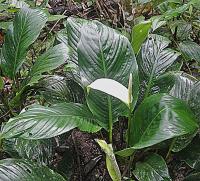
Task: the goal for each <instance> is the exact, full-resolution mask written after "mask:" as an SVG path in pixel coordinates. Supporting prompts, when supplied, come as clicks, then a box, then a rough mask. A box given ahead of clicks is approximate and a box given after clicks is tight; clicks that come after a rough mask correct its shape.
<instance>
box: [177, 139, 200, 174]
mask: <svg viewBox="0 0 200 181" xmlns="http://www.w3.org/2000/svg"><path fill="white" fill-rule="evenodd" d="M199 141H200V140H199V138H198V136H197V138H195V139H194V140H193V141H192V142H191V143H190V144H189V145H188V146H187V148H185V149H184V150H182V151H181V152H179V154H178V157H179V158H180V159H181V160H183V161H185V162H186V163H187V164H188V165H189V166H190V167H191V168H194V169H196V170H200V144H199Z"/></svg>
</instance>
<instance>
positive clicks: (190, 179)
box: [184, 172, 200, 181]
mask: <svg viewBox="0 0 200 181" xmlns="http://www.w3.org/2000/svg"><path fill="white" fill-rule="evenodd" d="M199 178H200V172H196V173H191V174H190V175H188V176H187V177H185V179H184V181H199Z"/></svg>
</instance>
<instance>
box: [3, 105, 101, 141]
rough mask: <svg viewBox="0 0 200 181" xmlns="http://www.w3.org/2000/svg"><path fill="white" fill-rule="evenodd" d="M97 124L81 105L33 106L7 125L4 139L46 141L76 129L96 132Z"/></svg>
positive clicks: (4, 130) (4, 129)
mask: <svg viewBox="0 0 200 181" xmlns="http://www.w3.org/2000/svg"><path fill="white" fill-rule="evenodd" d="M95 122H96V119H95V118H94V117H93V115H92V114H91V112H90V111H89V110H88V108H87V107H86V106H84V105H81V104H75V103H60V104H57V105H53V106H51V107H44V106H40V105H33V106H31V107H30V108H28V110H27V111H22V113H20V114H19V115H18V116H16V117H14V118H11V119H10V120H9V121H8V122H7V123H6V124H5V126H4V128H3V131H2V137H4V138H7V139H8V138H13V137H21V138H25V139H45V138H51V137H55V136H58V135H60V134H63V133H65V132H67V131H70V130H71V129H73V128H75V127H79V128H80V129H81V130H83V131H88V132H96V131H98V130H99V129H100V127H99V126H98V125H97V124H96V123H95Z"/></svg>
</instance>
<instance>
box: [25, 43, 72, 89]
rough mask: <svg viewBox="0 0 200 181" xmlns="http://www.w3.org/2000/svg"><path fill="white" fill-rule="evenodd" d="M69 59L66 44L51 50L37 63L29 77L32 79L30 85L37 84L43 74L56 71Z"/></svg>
mask: <svg viewBox="0 0 200 181" xmlns="http://www.w3.org/2000/svg"><path fill="white" fill-rule="evenodd" d="M67 58H68V48H67V47H66V46H65V45H64V44H59V45H56V46H54V47H53V48H51V49H49V50H48V51H47V52H45V53H44V54H43V55H41V56H40V57H39V58H38V59H37V60H36V61H35V64H34V65H33V66H32V68H31V70H30V72H29V75H28V79H30V80H29V81H28V84H29V85H32V84H33V83H36V82H37V81H38V80H39V79H40V78H41V74H42V73H44V72H48V71H50V70H53V69H56V68H57V67H59V66H60V65H62V64H64V63H65V61H66V60H67Z"/></svg>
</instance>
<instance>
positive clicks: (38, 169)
mask: <svg viewBox="0 0 200 181" xmlns="http://www.w3.org/2000/svg"><path fill="white" fill-rule="evenodd" d="M0 180H3V181H17V180H22V181H25V180H28V181H36V180H43V181H45V180H52V181H58V180H59V181H66V180H65V179H64V178H63V177H62V176H61V175H59V174H58V173H55V172H54V171H53V170H51V169H49V168H48V167H45V166H41V165H38V164H36V163H34V162H30V161H27V160H20V159H5V160H0Z"/></svg>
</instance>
